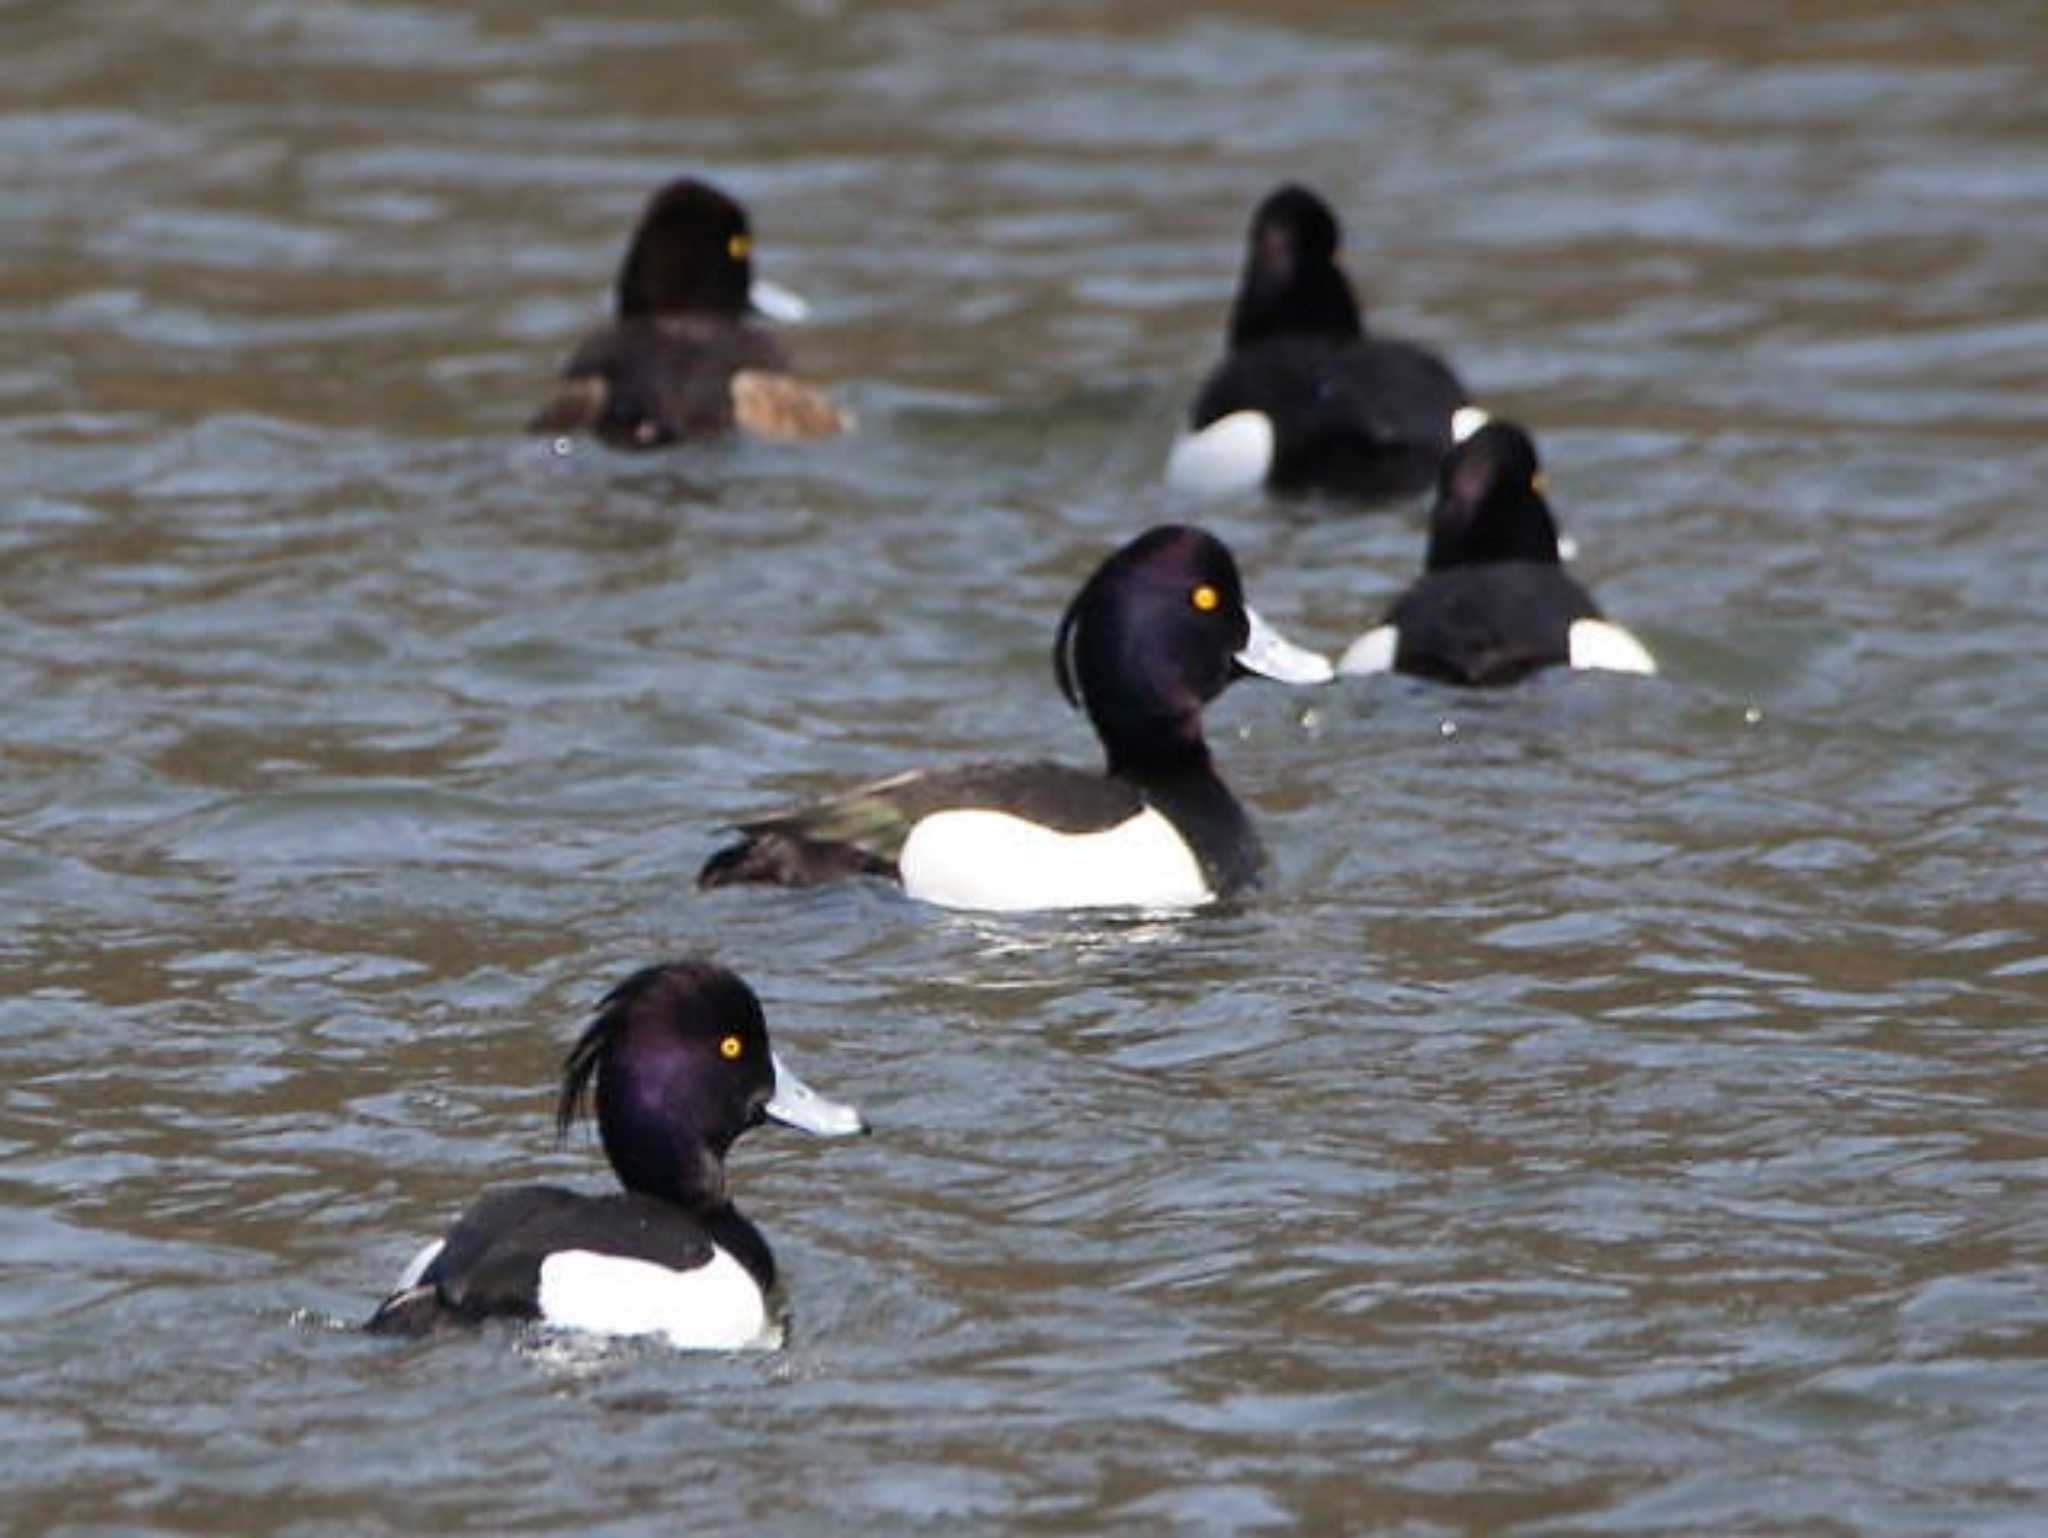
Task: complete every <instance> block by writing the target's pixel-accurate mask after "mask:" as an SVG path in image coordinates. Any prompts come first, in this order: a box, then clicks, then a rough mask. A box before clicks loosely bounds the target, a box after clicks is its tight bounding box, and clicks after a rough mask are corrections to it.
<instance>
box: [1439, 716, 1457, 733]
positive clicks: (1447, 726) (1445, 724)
mask: <svg viewBox="0 0 2048 1538" xmlns="http://www.w3.org/2000/svg"><path fill="white" fill-rule="evenodd" d="M1436 730H1437V735H1438V736H1440V737H1455V736H1457V735H1458V723H1457V722H1455V721H1449V720H1445V721H1439V722H1437V724H1436Z"/></svg>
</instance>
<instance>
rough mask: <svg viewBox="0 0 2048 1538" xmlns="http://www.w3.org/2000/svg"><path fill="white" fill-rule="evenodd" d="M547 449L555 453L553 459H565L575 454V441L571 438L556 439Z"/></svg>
mask: <svg viewBox="0 0 2048 1538" xmlns="http://www.w3.org/2000/svg"><path fill="white" fill-rule="evenodd" d="M549 447H550V448H552V449H553V450H554V451H555V458H557V459H567V458H568V457H569V456H570V455H571V454H573V453H575V452H576V440H575V439H573V438H557V439H556V440H555V441H554V442H553V443H552V444H550V445H549Z"/></svg>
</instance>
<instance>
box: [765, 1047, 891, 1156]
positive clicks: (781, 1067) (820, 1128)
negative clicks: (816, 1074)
mask: <svg viewBox="0 0 2048 1538" xmlns="http://www.w3.org/2000/svg"><path fill="white" fill-rule="evenodd" d="M768 1061H769V1062H771V1063H773V1064H774V1065H775V1094H774V1096H773V1098H771V1099H770V1100H769V1102H768V1106H767V1111H768V1115H769V1116H770V1118H772V1119H773V1120H775V1121H779V1122H781V1123H782V1124H783V1125H784V1126H788V1127H796V1128H800V1129H801V1130H802V1131H805V1132H815V1133H817V1135H818V1136H819V1137H850V1136H851V1135H852V1134H854V1133H856V1132H865V1131H867V1130H868V1124H867V1122H866V1121H865V1120H863V1119H862V1117H861V1114H860V1112H859V1111H857V1110H855V1109H854V1108H853V1107H852V1106H850V1105H846V1104H844V1103H843V1102H841V1101H838V1100H827V1099H826V1098H825V1097H824V1096H823V1095H821V1094H819V1093H818V1092H817V1091H816V1090H814V1089H812V1088H811V1087H810V1085H808V1084H806V1083H804V1081H803V1080H802V1079H799V1078H798V1077H797V1076H796V1075H795V1074H793V1073H791V1072H790V1071H789V1068H788V1066H787V1065H786V1064H784V1062H783V1061H782V1057H781V1055H780V1054H779V1053H775V1052H770V1053H769V1054H768Z"/></svg>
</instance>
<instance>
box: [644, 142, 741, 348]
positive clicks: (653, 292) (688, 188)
mask: <svg viewBox="0 0 2048 1538" xmlns="http://www.w3.org/2000/svg"><path fill="white" fill-rule="evenodd" d="M752 251H753V236H752V234H751V233H750V232H749V230H748V228H747V212H746V210H745V209H743V208H741V207H740V206H739V204H737V203H735V202H734V201H733V200H732V199H731V198H729V197H727V196H726V195H725V194H724V193H722V192H720V191H719V190H718V189H717V188H716V187H713V186H712V185H710V184H709V183H708V182H700V181H697V180H696V179H694V178H692V177H685V178H683V179H682V180H681V181H675V182H670V183H669V184H668V185H667V186H666V187H664V188H662V189H661V191H659V192H657V193H656V194H655V195H654V197H653V199H652V200H651V201H650V202H649V203H648V205H647V211H646V212H645V213H643V214H642V215H641V216H640V223H639V226H638V227H637V228H636V229H635V230H634V231H633V243H632V245H631V246H630V247H629V248H628V249H627V251H626V261H625V265H624V266H622V267H620V269H619V286H618V305H619V318H620V319H621V320H631V319H634V318H637V317H640V316H647V315H677V314H681V313H683V312H685V311H691V310H694V311H700V312H701V311H710V312H713V313H718V314H725V315H734V316H737V315H740V314H743V313H744V312H745V311H746V309H747V306H748V295H749V290H750V289H751V287H752V285H753V280H754V268H753V261H752Z"/></svg>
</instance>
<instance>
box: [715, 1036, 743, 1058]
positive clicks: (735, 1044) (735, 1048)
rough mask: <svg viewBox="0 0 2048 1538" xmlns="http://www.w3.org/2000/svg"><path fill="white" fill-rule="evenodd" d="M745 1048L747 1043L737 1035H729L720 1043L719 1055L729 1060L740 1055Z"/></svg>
mask: <svg viewBox="0 0 2048 1538" xmlns="http://www.w3.org/2000/svg"><path fill="white" fill-rule="evenodd" d="M744 1050H746V1049H745V1045H744V1044H743V1043H742V1042H741V1041H740V1039H739V1037H737V1036H728V1037H726V1038H725V1040H723V1041H721V1042H720V1043H719V1044H718V1055H719V1056H720V1057H722V1058H725V1059H727V1060H728V1061H730V1060H731V1059H733V1058H736V1057H738V1056H739V1055H740V1053H741V1052H743V1051H744Z"/></svg>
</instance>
